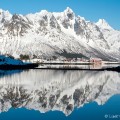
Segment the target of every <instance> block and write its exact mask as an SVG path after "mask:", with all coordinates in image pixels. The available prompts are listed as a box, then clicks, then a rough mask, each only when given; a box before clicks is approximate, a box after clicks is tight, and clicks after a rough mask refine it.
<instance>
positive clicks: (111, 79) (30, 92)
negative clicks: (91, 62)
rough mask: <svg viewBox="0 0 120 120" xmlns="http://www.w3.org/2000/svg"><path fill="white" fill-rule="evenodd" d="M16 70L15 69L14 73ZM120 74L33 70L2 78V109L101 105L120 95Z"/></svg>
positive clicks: (64, 109)
mask: <svg viewBox="0 0 120 120" xmlns="http://www.w3.org/2000/svg"><path fill="white" fill-rule="evenodd" d="M14 73H15V72H14ZM119 79H120V74H119V73H117V72H108V71H104V72H94V71H90V72H88V71H74V72H73V71H49V70H44V71H41V70H30V71H24V72H19V74H13V75H12V76H3V77H1V78H0V112H4V111H8V110H9V109H10V108H11V107H13V108H22V107H25V108H27V109H30V110H31V109H34V110H38V111H40V112H43V113H45V112H47V111H50V110H52V111H54V110H58V111H62V112H63V113H65V114H66V115H69V114H71V112H72V111H73V110H74V108H75V107H78V108H80V107H81V106H84V104H85V103H89V102H92V101H96V102H97V103H98V104H99V105H103V104H105V102H106V101H107V100H108V99H109V98H110V97H111V96H113V95H115V94H120V87H119V86H120V81H119Z"/></svg>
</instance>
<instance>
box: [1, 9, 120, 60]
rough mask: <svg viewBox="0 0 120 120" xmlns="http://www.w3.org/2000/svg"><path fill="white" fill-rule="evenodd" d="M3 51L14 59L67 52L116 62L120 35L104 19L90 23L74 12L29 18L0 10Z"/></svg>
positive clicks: (66, 11)
mask: <svg viewBox="0 0 120 120" xmlns="http://www.w3.org/2000/svg"><path fill="white" fill-rule="evenodd" d="M0 48H2V49H1V50H0V52H1V53H2V54H11V55H13V56H16V55H18V56H19V55H20V54H28V55H30V56H31V57H32V56H33V55H36V56H37V57H38V58H44V57H46V58H47V57H51V56H57V57H61V56H62V55H61V53H63V52H64V51H66V54H67V53H73V54H82V55H84V56H86V57H88V58H89V57H90V56H92V57H99V58H102V59H104V60H112V61H113V60H120V31H117V30H114V29H113V28H112V27H111V26H110V25H109V24H108V23H107V22H106V21H105V20H102V19H100V20H99V21H98V22H97V23H92V22H90V21H86V20H85V19H84V18H83V17H80V16H76V15H75V13H74V12H73V11H72V10H71V9H70V8H67V9H66V10H65V11H63V12H60V13H55V12H54V13H51V12H48V11H46V10H42V11H41V12H38V13H35V14H28V15H18V14H14V15H12V14H10V13H9V12H8V11H4V10H0ZM66 56H67V55H65V56H64V57H66Z"/></svg>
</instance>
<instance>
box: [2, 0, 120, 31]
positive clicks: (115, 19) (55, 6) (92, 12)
mask: <svg viewBox="0 0 120 120" xmlns="http://www.w3.org/2000/svg"><path fill="white" fill-rule="evenodd" d="M66 7H70V8H71V9H73V11H74V12H75V13H76V14H77V15H80V16H83V17H85V19H86V20H90V21H92V22H96V21H98V19H99V18H104V19H105V20H106V21H107V22H108V23H109V24H110V25H111V26H112V27H113V28H115V29H119V30H120V0H0V8H2V9H4V10H9V11H10V12H11V13H20V14H28V13H35V12H38V11H40V10H42V9H46V10H48V11H51V12H53V11H54V12H55V11H58V12H61V11H63V10H64V9H66Z"/></svg>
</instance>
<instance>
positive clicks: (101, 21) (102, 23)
mask: <svg viewBox="0 0 120 120" xmlns="http://www.w3.org/2000/svg"><path fill="white" fill-rule="evenodd" d="M96 25H97V26H98V27H100V28H101V29H110V30H111V29H113V28H112V27H111V26H110V25H109V24H108V23H107V22H106V20H105V19H99V20H98V22H97V23H96Z"/></svg>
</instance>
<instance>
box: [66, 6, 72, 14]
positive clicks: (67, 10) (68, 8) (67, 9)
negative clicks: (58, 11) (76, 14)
mask: <svg viewBox="0 0 120 120" xmlns="http://www.w3.org/2000/svg"><path fill="white" fill-rule="evenodd" d="M65 11H66V12H68V13H73V10H72V9H71V8H70V7H67V8H66V9H65Z"/></svg>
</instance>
